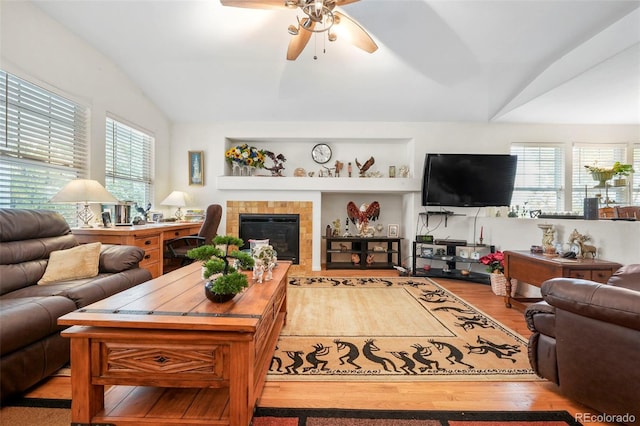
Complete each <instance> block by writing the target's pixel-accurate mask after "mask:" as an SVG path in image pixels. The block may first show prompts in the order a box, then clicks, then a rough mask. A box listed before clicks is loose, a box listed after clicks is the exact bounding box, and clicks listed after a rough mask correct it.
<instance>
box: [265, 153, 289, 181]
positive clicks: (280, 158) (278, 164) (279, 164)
mask: <svg viewBox="0 0 640 426" xmlns="http://www.w3.org/2000/svg"><path fill="white" fill-rule="evenodd" d="M264 154H265V155H266V156H267V157H269V158H270V159H271V161H273V167H265V169H267V170H269V171H270V172H271V176H282V171H283V170H284V162H285V161H287V159H286V158H285V157H284V155H282V154H278V155H277V156H276V155H275V154H274V153H273V152H271V151H265V152H264Z"/></svg>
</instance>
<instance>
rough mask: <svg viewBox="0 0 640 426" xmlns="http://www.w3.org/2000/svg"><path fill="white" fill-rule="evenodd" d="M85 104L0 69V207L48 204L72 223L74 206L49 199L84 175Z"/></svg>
mask: <svg viewBox="0 0 640 426" xmlns="http://www.w3.org/2000/svg"><path fill="white" fill-rule="evenodd" d="M87 121H88V109H87V108H86V107H85V106H83V105H79V104H77V103H75V102H73V101H71V100H69V99H66V98H64V97H62V96H59V95H57V94H55V93H52V92H50V91H48V90H45V89H43V88H41V87H38V86H36V85H34V84H31V83H29V82H27V81H25V80H22V79H20V78H18V77H16V76H14V75H11V74H9V73H7V72H5V71H2V70H0V207H4V208H24V209H49V210H56V211H58V212H60V213H61V214H62V215H63V216H64V217H65V218H66V219H67V222H69V223H70V224H71V223H73V224H75V221H76V217H75V213H76V206H75V205H69V204H51V203H49V200H50V199H51V197H53V196H54V195H55V194H56V193H57V192H58V191H59V190H60V189H61V188H62V187H63V186H64V185H65V184H66V183H68V182H69V181H71V180H73V179H76V178H86V177H87V157H88V155H87V144H88V141H87V139H88V136H87Z"/></svg>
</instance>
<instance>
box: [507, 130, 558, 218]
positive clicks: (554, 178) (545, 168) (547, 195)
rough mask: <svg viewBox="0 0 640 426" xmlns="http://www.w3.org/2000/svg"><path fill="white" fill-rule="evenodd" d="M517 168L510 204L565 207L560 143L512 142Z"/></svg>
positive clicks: (553, 209)
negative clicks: (516, 157) (516, 158)
mask: <svg viewBox="0 0 640 426" xmlns="http://www.w3.org/2000/svg"><path fill="white" fill-rule="evenodd" d="M511 154H512V155H517V156H518V170H517V172H516V179H515V185H514V191H513V196H512V198H511V205H513V206H520V207H521V208H522V207H524V206H526V208H527V210H538V209H539V210H542V211H544V212H558V211H563V210H564V190H563V188H564V150H563V147H562V145H559V144H525V143H522V144H520V143H517V144H512V145H511Z"/></svg>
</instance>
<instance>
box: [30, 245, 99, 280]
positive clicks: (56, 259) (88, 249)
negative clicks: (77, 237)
mask: <svg viewBox="0 0 640 426" xmlns="http://www.w3.org/2000/svg"><path fill="white" fill-rule="evenodd" d="M101 246H102V244H101V243H89V244H82V245H79V246H77V247H73V248H70V249H66V250H56V251H52V252H51V254H49V262H48V263H47V269H46V270H45V271H44V275H43V276H42V278H40V281H38V285H45V284H53V283H57V282H60V281H68V280H77V279H80V278H91V277H95V276H96V275H98V265H99V262H100V247H101Z"/></svg>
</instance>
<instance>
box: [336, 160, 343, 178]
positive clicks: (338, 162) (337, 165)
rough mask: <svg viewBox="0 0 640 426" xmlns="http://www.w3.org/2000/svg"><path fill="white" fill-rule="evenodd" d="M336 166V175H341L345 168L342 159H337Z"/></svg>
mask: <svg viewBox="0 0 640 426" xmlns="http://www.w3.org/2000/svg"><path fill="white" fill-rule="evenodd" d="M335 167H336V177H340V171H341V170H342V169H343V167H344V163H343V162H342V161H338V160H336V166H335Z"/></svg>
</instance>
